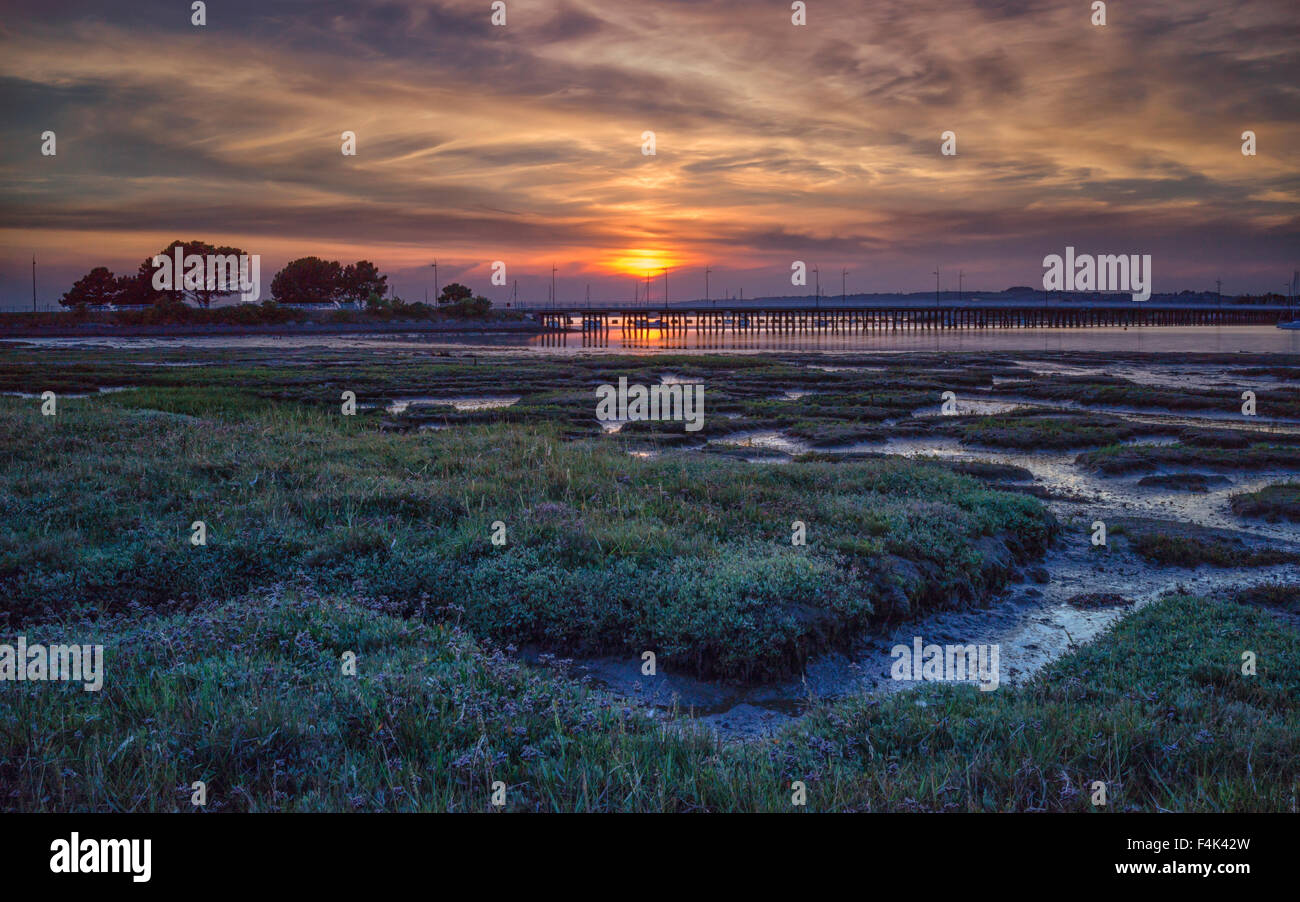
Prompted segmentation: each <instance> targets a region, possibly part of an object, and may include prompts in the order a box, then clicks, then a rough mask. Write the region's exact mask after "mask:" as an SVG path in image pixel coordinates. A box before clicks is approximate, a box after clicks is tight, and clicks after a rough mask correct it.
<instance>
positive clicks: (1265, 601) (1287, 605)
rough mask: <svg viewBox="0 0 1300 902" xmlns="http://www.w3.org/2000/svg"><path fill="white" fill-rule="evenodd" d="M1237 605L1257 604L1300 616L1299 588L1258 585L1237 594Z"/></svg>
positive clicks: (1276, 584)
mask: <svg viewBox="0 0 1300 902" xmlns="http://www.w3.org/2000/svg"><path fill="white" fill-rule="evenodd" d="M1235 600H1236V601H1237V602H1238V603H1239V604H1258V605H1263V606H1264V607H1268V608H1275V609H1277V610H1280V611H1285V612H1286V613H1289V614H1300V586H1297V585H1283V584H1282V583H1260V584H1259V585H1255V586H1251V587H1249V588H1247V589H1242V590H1241V591H1240V592H1238V593H1237V597H1236V599H1235Z"/></svg>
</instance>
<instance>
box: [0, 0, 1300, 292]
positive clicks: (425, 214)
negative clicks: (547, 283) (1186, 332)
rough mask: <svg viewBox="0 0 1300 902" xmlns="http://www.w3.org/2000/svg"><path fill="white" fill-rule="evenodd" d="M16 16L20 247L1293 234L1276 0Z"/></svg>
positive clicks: (1262, 249) (904, 248)
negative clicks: (1105, 10) (646, 139)
mask: <svg viewBox="0 0 1300 902" xmlns="http://www.w3.org/2000/svg"><path fill="white" fill-rule="evenodd" d="M11 6H13V7H14V8H13V11H12V12H11V13H10V14H9V16H8V18H7V20H6V22H5V23H4V25H3V37H4V39H5V43H6V48H7V51H6V54H5V55H4V57H3V58H0V94H2V95H3V96H4V98H5V101H6V108H7V110H8V112H9V115H8V116H7V117H6V119H5V122H4V125H3V126H2V128H3V137H4V141H3V144H2V145H0V188H2V189H3V197H4V201H3V219H0V258H3V260H4V262H5V264H6V265H9V266H12V265H14V263H13V261H14V260H20V259H22V258H23V257H24V255H25V254H26V253H28V252H29V249H30V248H33V247H39V248H40V249H41V250H42V252H43V253H44V254H46V255H47V256H52V257H53V258H55V259H58V260H61V261H63V262H65V263H66V264H67V265H68V266H69V267H74V266H82V267H84V268H89V266H91V265H95V264H98V263H103V262H109V261H108V260H106V259H100V258H99V257H97V256H96V254H97V253H106V254H113V253H117V254H120V255H121V256H123V257H125V258H128V259H138V258H139V257H140V256H141V255H143V254H144V253H146V252H149V251H150V250H152V249H153V248H152V245H153V244H154V243H156V241H155V240H154V239H156V238H157V237H158V236H160V235H173V237H174V235H182V234H183V235H207V234H210V235H211V236H212V237H213V238H214V239H215V238H217V237H222V238H224V239H225V240H229V241H233V242H234V243H238V244H240V245H241V246H252V245H253V244H255V243H256V242H267V243H270V244H273V245H274V246H275V247H277V248H284V249H285V252H286V253H291V252H292V249H293V248H301V249H302V252H303V253H309V252H312V250H311V249H312V248H314V247H318V246H320V247H344V248H355V253H354V254H350V256H353V257H366V258H369V259H374V260H376V261H378V262H380V264H381V265H385V262H386V261H393V262H392V264H391V265H406V264H407V263H409V262H410V261H411V260H414V259H415V255H416V254H417V253H422V252H423V251H417V249H418V248H423V249H427V253H429V254H432V253H434V252H435V251H437V252H439V253H445V254H447V255H451V256H455V255H459V256H461V257H462V258H464V259H473V260H480V259H509V260H510V261H512V266H513V267H517V268H528V267H541V266H542V265H543V263H545V265H546V266H547V267H549V262H550V259H551V258H552V257H554V256H557V255H561V254H562V255H564V259H566V260H569V261H572V262H574V265H575V267H580V268H582V270H583V271H584V272H585V273H587V274H594V275H595V276H596V277H597V278H599V277H600V275H601V272H600V266H601V264H600V263H599V262H598V261H601V260H607V259H611V258H612V257H613V256H615V252H618V251H621V250H626V249H628V248H638V247H644V246H646V244H647V242H653V243H655V244H656V245H657V246H661V247H663V248H664V249H666V250H671V251H672V252H673V256H674V258H677V259H681V260H683V261H686V262H687V263H688V264H691V265H693V264H694V263H696V262H699V261H702V260H703V259H704V258H705V257H707V258H708V259H709V260H710V261H713V262H714V266H715V268H717V269H725V268H726V267H728V266H730V267H733V268H734V269H735V270H736V272H738V273H739V272H741V271H744V272H746V273H750V274H753V273H756V272H760V271H770V272H771V273H772V275H771V276H770V277H769V276H763V277H761V278H763V279H767V280H768V282H765V283H763V284H767V285H768V287H773V286H776V285H778V284H779V282H780V280H781V278H782V273H783V268H785V267H788V260H789V259H790V255H791V254H794V253H798V254H800V255H802V256H803V257H807V258H816V259H822V260H824V261H825V262H826V265H827V266H828V267H837V266H839V265H841V264H852V263H854V262H855V261H858V260H866V259H871V260H874V261H877V262H880V261H884V260H891V261H892V262H891V266H893V267H894V268H896V269H897V270H898V271H899V272H902V271H904V270H905V269H906V267H907V266H908V265H911V263H912V262H913V261H915V260H919V259H930V260H933V259H934V258H935V257H937V256H941V255H944V254H948V255H953V254H956V255H963V254H968V253H969V254H971V255H975V254H983V255H984V256H985V258H986V259H997V260H1000V261H1009V264H1008V265H1009V267H1010V268H1011V269H1014V270H1015V271H1014V272H1012V271H1009V272H1008V275H1007V279H1006V281H1008V282H1012V281H1024V280H1025V279H1026V278H1027V277H1028V276H1027V274H1026V273H1029V274H1032V272H1033V271H1034V269H1035V268H1036V267H1037V266H1038V262H1037V261H1039V260H1041V256H1042V253H1041V249H1040V247H1039V245H1046V246H1047V247H1057V246H1064V245H1065V244H1066V243H1075V244H1076V245H1077V244H1080V243H1081V240H1082V238H1089V239H1090V240H1092V239H1095V240H1102V239H1105V238H1106V237H1107V236H1129V237H1131V239H1132V241H1133V242H1135V246H1134V247H1133V248H1132V250H1133V251H1139V250H1143V251H1145V250H1146V247H1145V246H1144V245H1143V242H1146V243H1149V244H1152V245H1159V246H1160V247H1161V248H1162V249H1163V250H1162V253H1163V254H1166V255H1167V256H1166V258H1165V259H1164V260H1162V261H1157V263H1158V265H1160V266H1162V267H1163V271H1164V272H1166V273H1176V272H1178V271H1179V267H1180V266H1181V267H1183V268H1185V269H1186V270H1187V271H1188V272H1193V273H1198V272H1200V270H1201V269H1202V268H1203V263H1204V256H1205V251H1204V248H1206V247H1217V248H1218V249H1219V250H1218V254H1219V256H1220V262H1221V264H1222V267H1223V269H1224V271H1225V272H1228V273H1230V274H1231V277H1233V278H1236V279H1238V280H1239V281H1248V280H1255V282H1254V283H1252V284H1257V285H1258V287H1267V286H1270V285H1271V284H1272V283H1273V282H1274V281H1280V279H1279V278H1276V277H1275V274H1274V270H1281V269H1286V268H1287V267H1291V266H1293V264H1294V263H1295V262H1296V261H1295V260H1294V257H1295V256H1296V254H1295V251H1296V249H1297V248H1300V226H1298V223H1300V185H1298V181H1300V178H1298V175H1297V168H1296V162H1295V161H1296V159H1297V158H1296V156H1295V154H1294V153H1293V152H1291V151H1290V148H1293V147H1295V146H1296V144H1297V139H1300V122H1298V121H1297V119H1298V116H1297V114H1298V113H1300V91H1298V90H1297V88H1296V85H1297V84H1300V77H1297V76H1300V51H1298V50H1297V47H1300V41H1297V40H1296V39H1297V37H1300V33H1298V31H1297V25H1296V23H1295V17H1294V14H1293V7H1292V6H1291V4H1290V3H1288V2H1286V0H1275V2H1258V3H1253V4H1249V5H1246V6H1225V5H1223V4H1221V3H1219V2H1216V0H1178V2H1175V0H1166V2H1160V3H1149V4H1144V5H1142V6H1141V7H1133V6H1131V5H1125V6H1123V7H1120V6H1118V5H1114V4H1112V7H1111V13H1110V18H1111V22H1110V24H1109V25H1107V26H1106V27H1105V28H1096V27H1093V26H1091V25H1090V24H1089V22H1088V8H1087V6H1086V4H1085V5H1082V6H1081V5H1080V4H1078V3H1073V2H1070V3H1066V2H1059V3H1049V2H1001V3H998V2H950V0H916V2H909V3H905V4H882V5H876V4H861V3H856V2H847V0H846V2H832V0H820V2H818V3H816V4H812V5H811V8H810V10H809V22H808V25H807V26H806V27H803V28H796V27H794V26H792V25H791V24H790V20H789V15H788V9H784V8H783V7H782V5H781V4H777V5H776V6H771V5H764V4H754V3H752V2H742V0H725V2H712V3H696V2H672V3H665V2H653V3H652V2H648V0H645V2H642V0H622V2H619V3H617V4H610V3H596V2H585V0H569V2H564V3H560V4H558V5H557V4H555V3H553V2H544V0H510V2H509V4H508V21H509V24H508V25H507V26H506V27H505V28H497V27H493V26H492V25H491V24H490V21H489V16H490V9H489V6H488V4H487V3H483V4H479V5H471V4H464V3H451V2H442V3H429V2H414V0H412V2H383V3H370V4H359V3H352V2H347V3H345V2H341V0H340V2H332V0H326V2H320V3H310V4H308V3H265V2H252V0H247V2H245V0H223V2H222V3H221V4H219V5H215V4H209V12H208V17H209V25H208V26H207V27H206V28H195V27H192V26H191V25H190V24H189V16H188V12H187V11H186V10H187V9H188V7H187V6H184V8H178V7H177V5H176V4H174V3H171V2H161V0H158V2H139V3H132V4H121V5H115V6H114V7H113V8H112V10H111V11H108V10H106V9H105V8H103V7H102V5H101V4H97V3H77V2H73V3H69V4H59V5H58V6H57V8H56V7H55V5H52V4H48V3H30V2H20V3H15V4H11ZM1246 128H1251V129H1254V130H1256V131H1257V133H1258V134H1259V141H1260V155H1259V156H1258V157H1254V158H1246V157H1243V156H1242V155H1241V154H1240V152H1239V147H1240V133H1241V132H1242V131H1243V130H1244V129H1246ZM45 129H54V130H55V131H56V132H57V133H58V142H59V145H58V146H59V153H58V156H57V157H42V156H41V155H40V154H39V143H40V142H39V135H40V134H41V132H42V131H44V130H45ZM647 129H649V130H653V131H654V132H655V133H656V139H657V145H658V154H657V155H656V156H654V157H646V156H643V155H642V154H641V133H642V132H643V131H645V130H647ZM949 129H951V130H953V131H955V132H956V134H957V136H958V137H957V140H958V155H957V156H956V157H944V156H942V155H941V154H940V153H939V145H940V133H941V132H943V131H945V130H949ZM345 130H350V131H354V132H355V133H356V134H357V140H358V151H359V152H358V155H357V156H355V157H344V156H343V155H342V154H341V153H340V144H341V138H340V135H341V133H342V132H343V131H345ZM173 233H174V234H173ZM73 236H76V237H75V239H74V238H73ZM96 236H98V239H97V238H96ZM137 237H138V240H139V241H140V242H144V244H143V246H141V247H139V248H138V249H136V250H132V251H130V252H128V251H127V250H126V249H125V247H126V245H127V243H128V242H129V241H131V240H136V239H137ZM146 238H148V239H149V240H148V242H145V239H146ZM97 248H100V249H101V250H99V251H97V250H96V249H97ZM119 248H121V249H120V250H119ZM956 262H958V261H954V263H956ZM968 262H969V263H970V264H971V265H972V267H973V266H974V265H975V264H976V262H977V261H976V260H975V259H974V257H973V256H972V257H971V258H970V259H969V261H968ZM1016 267H1019V268H1018V269H1016ZM932 268H933V263H932V262H931V263H926V264H922V265H918V266H916V269H917V271H916V272H915V274H914V276H912V278H911V287H914V288H918V289H923V288H925V287H926V286H927V285H928V284H929V281H928V280H929V278H930V275H929V271H930V270H931V269H932ZM1288 271H1289V270H1288ZM616 275H617V274H610V276H611V278H613V277H614V276H616ZM755 278H759V277H757V276H755ZM760 290H764V289H763V286H762V285H753V286H751V288H750V293H751V294H754V293H757V292H758V291H760ZM2 291H3V289H0V292H2ZM6 300H9V298H8V297H5V296H0V303H2V302H4V301H6Z"/></svg>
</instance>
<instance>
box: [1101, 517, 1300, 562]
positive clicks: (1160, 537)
mask: <svg viewBox="0 0 1300 902" xmlns="http://www.w3.org/2000/svg"><path fill="white" fill-rule="evenodd" d="M1111 532H1112V533H1113V534H1116V535H1126V534H1127V535H1130V538H1131V545H1132V548H1133V550H1134V551H1136V552H1137V553H1138V554H1139V555H1141V556H1142V557H1143V558H1145V559H1146V560H1148V561H1151V562H1152V563H1153V564H1158V565H1159V566H1161V567H1171V566H1172V567H1198V566H1200V565H1201V564H1208V565H1209V566H1211V567H1270V566H1272V565H1274V564H1290V563H1297V562H1300V552H1296V551H1287V550H1284V549H1281V548H1268V547H1257V546H1254V545H1248V544H1247V543H1246V542H1245V541H1244V540H1243V539H1241V538H1239V537H1236V536H1226V535H1218V534H1216V533H1214V532H1211V531H1205V532H1200V531H1197V530H1191V529H1185V528H1170V529H1161V528H1159V527H1155V528H1153V527H1145V526H1138V527H1129V526H1119V527H1116V528H1114V529H1112V530H1111Z"/></svg>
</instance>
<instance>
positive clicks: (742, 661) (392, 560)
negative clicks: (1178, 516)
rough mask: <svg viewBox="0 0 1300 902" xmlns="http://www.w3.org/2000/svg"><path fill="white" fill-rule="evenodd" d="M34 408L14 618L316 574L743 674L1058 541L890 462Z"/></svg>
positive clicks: (115, 607) (24, 421) (223, 400)
mask: <svg viewBox="0 0 1300 902" xmlns="http://www.w3.org/2000/svg"><path fill="white" fill-rule="evenodd" d="M190 378H191V379H193V378H194V377H193V376H191V377H190ZM38 406H39V405H37V404H34V403H31V402H29V401H21V400H18V399H3V400H2V401H0V430H3V431H4V433H5V434H6V435H9V436H12V437H13V438H12V439H11V440H10V441H8V442H7V445H8V448H7V451H8V453H9V465H8V466H7V467H6V468H5V470H4V472H3V475H2V476H0V489H2V490H3V491H2V492H0V522H3V523H4V525H5V527H6V528H5V531H4V535H3V538H0V589H3V591H4V592H5V593H6V595H7V597H8V598H9V599H10V604H9V606H8V609H7V612H6V613H7V615H8V618H9V623H10V624H11V625H19V624H23V623H26V622H33V621H36V620H48V619H53V618H58V617H67V616H82V615H86V614H90V613H94V612H98V613H107V612H114V611H120V610H123V609H124V608H125V607H126V606H128V605H132V604H135V605H145V606H149V607H157V608H160V609H168V608H172V607H175V608H179V609H188V608H192V607H195V606H200V605H205V604H208V603H211V602H215V601H220V600H223V599H226V598H230V597H233V596H235V595H239V594H242V593H246V592H248V591H250V590H252V589H254V588H256V587H258V586H260V585H264V584H268V583H271V582H275V581H277V580H281V579H285V578H289V577H300V576H306V577H309V578H310V579H311V580H312V581H313V582H314V583H315V584H316V585H318V586H320V587H321V589H322V590H327V591H336V592H337V591H348V592H351V593H357V594H361V595H365V596H373V597H376V598H391V599H398V600H400V602H401V603H402V604H403V605H404V608H405V611H406V613H408V614H413V613H414V612H415V611H416V610H417V609H422V610H430V609H437V608H441V607H444V606H447V605H453V604H454V605H456V606H457V607H458V608H460V609H461V611H462V614H461V619H462V621H463V622H464V624H465V625H466V626H467V627H469V628H470V629H471V630H472V631H473V632H474V633H475V634H476V635H478V636H481V637H487V638H492V639H495V640H499V641H503V642H504V641H511V642H517V643H524V642H530V643H538V644H541V645H542V646H543V647H545V648H548V649H552V650H555V651H558V652H562V653H566V654H604V653H626V654H636V655H639V654H640V652H641V651H642V650H646V649H650V650H655V651H656V652H657V653H659V654H661V655H662V656H663V657H664V658H665V659H666V660H667V661H668V662H670V664H671V666H677V667H679V668H682V669H686V670H689V671H691V672H694V673H697V674H699V675H704V676H721V677H726V678H733V679H742V680H753V679H763V678H768V677H772V676H777V675H781V674H785V673H790V672H794V671H797V670H798V669H799V668H800V667H801V666H802V663H803V662H804V661H805V660H806V659H807V657H808V656H809V655H810V654H812V653H815V652H816V651H818V650H821V649H824V648H827V647H832V646H835V645H838V644H841V643H843V642H844V641H846V640H847V639H848V638H849V636H850V635H851V634H853V633H854V632H856V631H858V630H860V629H861V627H862V626H863V625H865V624H866V623H867V622H869V621H870V620H872V619H881V618H890V617H898V616H905V615H912V614H916V613H918V612H921V611H925V610H932V609H936V608H940V607H945V606H953V605H968V604H972V603H976V602H978V601H979V600H980V599H982V598H986V597H988V595H989V594H990V593H991V592H993V591H994V590H995V589H997V588H998V587H1000V586H1001V585H1002V584H1003V583H1004V582H1005V581H1006V579H1007V578H1008V577H1009V575H1010V573H1011V572H1012V571H1013V570H1014V569H1015V567H1016V566H1017V564H1018V563H1020V562H1023V561H1027V560H1029V559H1031V558H1033V557H1035V556H1037V555H1040V554H1041V553H1042V552H1043V551H1044V549H1045V548H1046V546H1047V544H1048V543H1049V542H1050V540H1051V538H1052V536H1053V534H1054V532H1055V530H1056V524H1055V521H1054V519H1053V518H1052V517H1051V515H1050V514H1049V513H1047V512H1046V510H1045V509H1044V508H1042V506H1041V505H1040V504H1039V503H1038V502H1036V501H1034V500H1033V499H1028V498H1024V497H1021V496H1015V495H1008V494H1003V493H999V492H995V491H990V490H989V489H987V488H985V487H983V486H982V485H981V484H980V483H978V482H977V481H975V480H972V479H968V478H966V477H963V476H961V475H957V474H954V473H952V472H950V471H948V470H947V469H945V468H942V467H937V466H930V465H926V464H919V463H914V462H910V461H905V460H900V459H893V460H869V461H860V462H855V463H851V464H822V463H813V462H810V463H806V464H799V465H797V466H776V465H770V466H762V465H759V466H755V465H748V464H745V463H743V462H736V461H729V460H725V459H719V458H716V457H709V458H705V457H701V456H700V455H689V454H675V455H663V456H661V457H659V458H656V459H654V460H639V459H636V458H632V457H629V456H628V455H626V454H625V453H623V451H622V449H621V446H620V445H618V444H617V443H605V442H601V441H599V440H595V441H566V440H565V439H564V433H563V430H562V429H561V428H557V427H542V426H523V425H519V424H510V423H495V424H478V425H471V424H467V425H463V426H459V427H457V428H455V429H447V430H438V431H433V432H399V433H392V432H388V431H384V430H383V429H381V428H380V426H381V418H380V417H379V416H378V415H377V414H374V413H373V412H372V413H371V414H370V415H362V416H356V417H344V416H342V415H340V414H339V413H338V412H337V409H335V410H330V409H329V408H326V407H323V406H319V405H306V404H301V403H296V402H292V401H277V400H270V399H267V398H265V397H260V396H246V395H240V394H232V393H231V392H230V391H229V390H228V389H226V388H204V387H198V386H195V385H187V386H182V387H174V388H162V387H151V388H143V389H137V390H133V391H128V392H122V393H119V394H114V395H107V396H100V397H92V398H88V399H65V400H64V401H63V402H62V403H61V407H60V412H59V415H58V416H57V417H42V416H40V414H39V412H38ZM198 520H201V521H203V522H204V523H205V524H206V526H207V530H208V543H207V545H206V546H204V547H195V546H193V545H191V544H190V542H189V536H190V526H191V523H192V522H194V521H198ZM498 520H500V521H502V522H503V523H505V524H506V529H507V540H508V541H507V545H506V546H505V547H495V546H493V545H492V543H491V542H490V541H489V537H490V533H491V526H492V524H493V523H494V522H495V521H498ZM794 520H802V521H804V522H805V523H806V524H807V527H808V530H809V532H810V535H811V536H812V537H813V538H812V540H811V541H810V542H809V544H808V546H807V547H793V546H792V545H791V543H790V535H791V522H792V521H794ZM850 539H851V540H852V541H849V540H850Z"/></svg>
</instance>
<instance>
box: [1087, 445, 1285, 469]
mask: <svg viewBox="0 0 1300 902" xmlns="http://www.w3.org/2000/svg"><path fill="white" fill-rule="evenodd" d="M1075 463H1077V464H1079V465H1080V466H1084V467H1090V468H1092V469H1095V470H1097V471H1098V472H1099V473H1103V474H1105V475H1106V476H1120V475H1123V474H1125V473H1142V472H1150V471H1152V470H1156V469H1159V468H1161V467H1198V468H1209V469H1220V470H1264V469H1283V470H1296V469H1300V450H1298V449H1297V448H1296V447H1295V446H1286V445H1281V444H1278V443H1277V441H1276V440H1275V439H1272V438H1271V437H1270V441H1269V442H1267V443H1266V442H1254V443H1252V444H1249V445H1247V446H1246V447H1244V448H1239V449H1227V448H1213V447H1194V446H1190V445H1187V444H1182V443H1180V444H1174V445H1111V446H1109V447H1106V448H1099V449H1097V450H1096V451H1086V452H1084V453H1083V454H1080V455H1079V456H1078V457H1077V458H1075Z"/></svg>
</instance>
